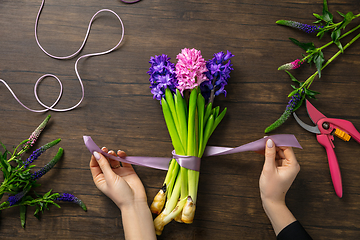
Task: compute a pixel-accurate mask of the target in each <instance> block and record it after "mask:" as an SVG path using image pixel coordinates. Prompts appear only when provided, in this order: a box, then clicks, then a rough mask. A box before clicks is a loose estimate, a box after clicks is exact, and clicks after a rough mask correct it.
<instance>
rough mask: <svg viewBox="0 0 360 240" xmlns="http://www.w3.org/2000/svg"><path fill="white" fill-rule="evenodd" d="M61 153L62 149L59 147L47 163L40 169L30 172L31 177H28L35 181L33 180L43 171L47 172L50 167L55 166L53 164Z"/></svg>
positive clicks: (39, 176) (41, 174)
mask: <svg viewBox="0 0 360 240" xmlns="http://www.w3.org/2000/svg"><path fill="white" fill-rule="evenodd" d="M63 153H64V150H63V149H62V148H59V151H58V152H57V154H56V155H55V157H54V158H53V159H52V160H51V161H50V162H49V163H48V164H46V165H45V166H44V167H43V168H41V169H40V170H38V171H36V172H34V173H33V174H31V177H30V178H31V180H33V181H35V180H37V179H39V178H41V177H42V176H43V175H44V174H45V173H47V172H48V171H49V170H50V169H52V168H53V167H54V166H55V164H56V163H57V162H58V161H59V160H60V158H61V157H62V155H63Z"/></svg>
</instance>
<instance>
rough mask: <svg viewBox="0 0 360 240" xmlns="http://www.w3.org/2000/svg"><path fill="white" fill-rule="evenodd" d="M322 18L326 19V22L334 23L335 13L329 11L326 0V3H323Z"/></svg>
mask: <svg viewBox="0 0 360 240" xmlns="http://www.w3.org/2000/svg"><path fill="white" fill-rule="evenodd" d="M322 20H323V21H325V22H330V23H332V21H333V15H332V14H331V13H330V12H329V8H328V5H327V1H326V0H324V3H323V16H322Z"/></svg>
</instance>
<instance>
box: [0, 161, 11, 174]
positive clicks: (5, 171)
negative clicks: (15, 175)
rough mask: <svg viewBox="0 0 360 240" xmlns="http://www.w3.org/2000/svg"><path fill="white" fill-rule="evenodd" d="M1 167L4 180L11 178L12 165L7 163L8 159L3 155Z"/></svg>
mask: <svg viewBox="0 0 360 240" xmlns="http://www.w3.org/2000/svg"><path fill="white" fill-rule="evenodd" d="M0 165H1V171H2V172H3V174H4V178H5V179H8V178H9V176H10V172H9V168H10V169H11V165H10V164H9V163H8V162H7V160H6V159H4V157H3V156H2V155H0Z"/></svg>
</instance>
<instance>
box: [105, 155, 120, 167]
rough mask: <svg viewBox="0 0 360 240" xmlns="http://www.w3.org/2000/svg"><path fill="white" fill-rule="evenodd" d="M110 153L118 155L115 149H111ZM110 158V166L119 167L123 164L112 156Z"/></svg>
mask: <svg viewBox="0 0 360 240" xmlns="http://www.w3.org/2000/svg"><path fill="white" fill-rule="evenodd" d="M108 153H109V154H110V155H112V156H115V157H117V155H116V153H115V152H114V151H113V150H110V151H109V152H108ZM109 160H110V166H111V168H112V169H114V168H119V167H120V166H121V165H120V163H119V161H117V160H114V159H111V158H109Z"/></svg>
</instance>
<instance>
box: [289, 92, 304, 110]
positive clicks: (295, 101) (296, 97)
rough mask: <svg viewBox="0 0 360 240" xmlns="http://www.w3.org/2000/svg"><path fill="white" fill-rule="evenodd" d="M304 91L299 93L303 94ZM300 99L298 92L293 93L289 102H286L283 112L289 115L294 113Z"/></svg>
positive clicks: (300, 95)
mask: <svg viewBox="0 0 360 240" xmlns="http://www.w3.org/2000/svg"><path fill="white" fill-rule="evenodd" d="M303 92H304V90H302V92H301V93H303ZM301 98H302V94H300V93H299V92H297V93H295V94H294V95H293V96H292V97H291V99H290V101H289V102H288V105H287V106H286V109H285V112H286V111H288V112H290V113H292V112H293V111H294V108H295V106H296V105H297V104H298V103H299V101H300V100H301Z"/></svg>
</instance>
